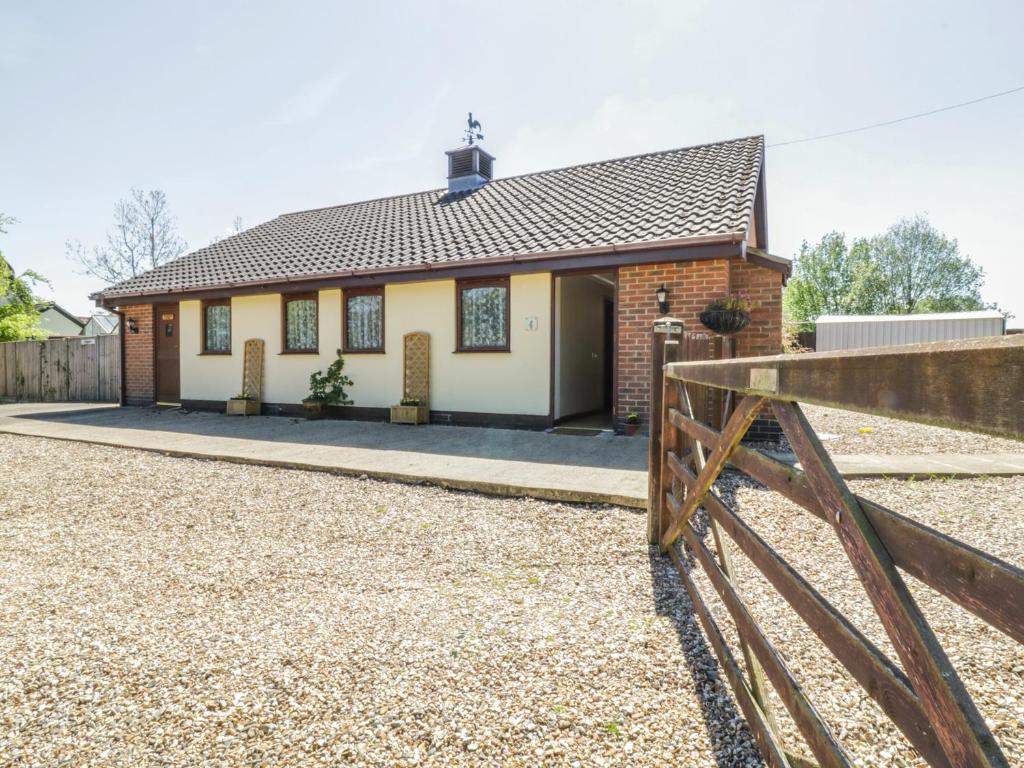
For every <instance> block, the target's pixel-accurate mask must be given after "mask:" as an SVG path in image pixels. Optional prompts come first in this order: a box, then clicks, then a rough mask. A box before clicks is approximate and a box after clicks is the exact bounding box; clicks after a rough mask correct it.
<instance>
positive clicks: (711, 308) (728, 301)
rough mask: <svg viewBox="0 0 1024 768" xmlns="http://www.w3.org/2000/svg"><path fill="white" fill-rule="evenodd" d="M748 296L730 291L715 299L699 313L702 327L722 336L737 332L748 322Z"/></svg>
mask: <svg viewBox="0 0 1024 768" xmlns="http://www.w3.org/2000/svg"><path fill="white" fill-rule="evenodd" d="M750 306H751V304H750V296H748V295H747V294H745V293H730V294H729V295H728V296H725V297H723V298H721V299H715V300H714V301H712V302H711V303H710V304H708V305H707V306H706V307H705V308H704V311H703V312H701V313H700V321H701V323H703V324H704V327H705V328H707V329H709V330H712V331H714V332H715V333H717V334H720V335H722V336H729V335H731V334H734V333H739V332H740V331H742V330H743V329H744V328H746V327H747V324H748V323H749V322H750Z"/></svg>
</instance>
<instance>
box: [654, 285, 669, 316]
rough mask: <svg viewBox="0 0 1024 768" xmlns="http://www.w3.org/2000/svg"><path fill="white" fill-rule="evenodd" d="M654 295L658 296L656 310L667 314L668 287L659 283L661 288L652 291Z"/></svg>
mask: <svg viewBox="0 0 1024 768" xmlns="http://www.w3.org/2000/svg"><path fill="white" fill-rule="evenodd" d="M654 295H655V296H657V297H658V311H659V312H661V314H663V315H667V314H668V288H666V287H665V284H664V283H662V284H661V288H659V289H658V290H656V291H655V292H654Z"/></svg>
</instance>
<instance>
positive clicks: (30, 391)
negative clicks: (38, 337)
mask: <svg viewBox="0 0 1024 768" xmlns="http://www.w3.org/2000/svg"><path fill="white" fill-rule="evenodd" d="M39 347H40V342H38V341H18V342H15V355H14V359H15V365H16V366H17V374H16V375H17V391H16V397H17V398H18V399H19V400H42V399H43V397H42V371H41V366H40V354H39Z"/></svg>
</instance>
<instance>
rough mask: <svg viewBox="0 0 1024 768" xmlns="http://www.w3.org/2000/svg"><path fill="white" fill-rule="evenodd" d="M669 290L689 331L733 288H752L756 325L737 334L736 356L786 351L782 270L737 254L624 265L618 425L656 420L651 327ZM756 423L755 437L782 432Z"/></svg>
mask: <svg viewBox="0 0 1024 768" xmlns="http://www.w3.org/2000/svg"><path fill="white" fill-rule="evenodd" d="M663 283H664V285H665V287H666V288H667V289H668V303H669V315H670V316H672V317H675V318H678V319H680V320H682V321H683V325H684V330H686V331H704V332H706V331H707V329H706V328H704V326H703V325H701V323H700V320H699V319H698V315H699V314H700V313H701V311H703V309H704V307H705V306H706V305H707V303H708V302H709V301H711V300H712V299H715V298H718V297H721V296H724V295H726V294H727V293H729V292H730V291H732V292H743V293H749V294H750V295H751V298H752V300H753V301H754V304H755V306H754V308H753V310H752V312H751V321H750V325H749V326H747V328H746V329H744V330H743V331H741V332H740V333H739V334H737V336H736V337H735V339H736V356H737V357H749V356H755V355H775V354H778V353H779V352H781V351H782V275H781V274H780V273H779V272H777V271H775V270H772V269H767V268H765V267H760V266H757V265H754V264H750V263H747V262H743V261H739V260H736V259H733V260H729V259H713V260H708V261H681V262H670V263H665V264H642V265H631V266H624V267H619V292H618V316H617V318H616V322H617V325H618V327H617V330H618V337H619V338H618V352H617V357H616V364H617V371H618V380H617V391H616V393H615V402H616V422H617V423H616V427H617V428H619V429H621V428H622V426H623V425H624V424H625V418H626V414H627V413H630V412H633V413H637V414H639V416H640V423H641V424H642V425H643V426H644V428H645V430H646V426H647V425H648V424H649V423H650V407H649V399H650V386H651V326H652V325H653V323H654V321H655V320H657V319H658V318H659V317H661V313H660V312H659V310H658V303H657V300H656V298H655V293H654V292H655V291H656V290H657V289H658V287H659V286H661V285H662V284H663ZM762 421H764V420H761V419H759V420H758V422H755V428H754V429H753V431H752V433H751V436H752V437H754V436H755V435H756V437H755V439H760V440H764V439H771V435H775V436H776V437H777V436H778V428H777V426H776V425H774V424H773V423H770V422H769V423H760V422H762Z"/></svg>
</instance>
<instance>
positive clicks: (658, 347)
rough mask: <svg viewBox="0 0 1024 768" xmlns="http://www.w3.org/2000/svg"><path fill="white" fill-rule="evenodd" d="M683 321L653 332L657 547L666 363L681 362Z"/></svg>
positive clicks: (650, 530)
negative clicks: (680, 345) (680, 341)
mask: <svg viewBox="0 0 1024 768" xmlns="http://www.w3.org/2000/svg"><path fill="white" fill-rule="evenodd" d="M682 336H683V321H682V320H677V319H675V318H673V317H663V318H661V319H660V320H656V321H655V323H654V326H653V327H652V329H651V397H650V412H649V413H650V416H649V418H650V424H649V425H648V435H649V439H648V446H647V543H648V544H657V543H659V539H660V538H661V508H662V506H663V505H664V503H665V499H664V494H663V493H662V490H661V487H662V486H661V464H662V461H663V459H664V452H663V450H662V442H661V435H662V425H663V423H664V415H663V414H662V404H663V403H664V399H663V396H664V393H665V364H666V363H674V362H676V361H677V360H679V340H680V339H681V338H682Z"/></svg>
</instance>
